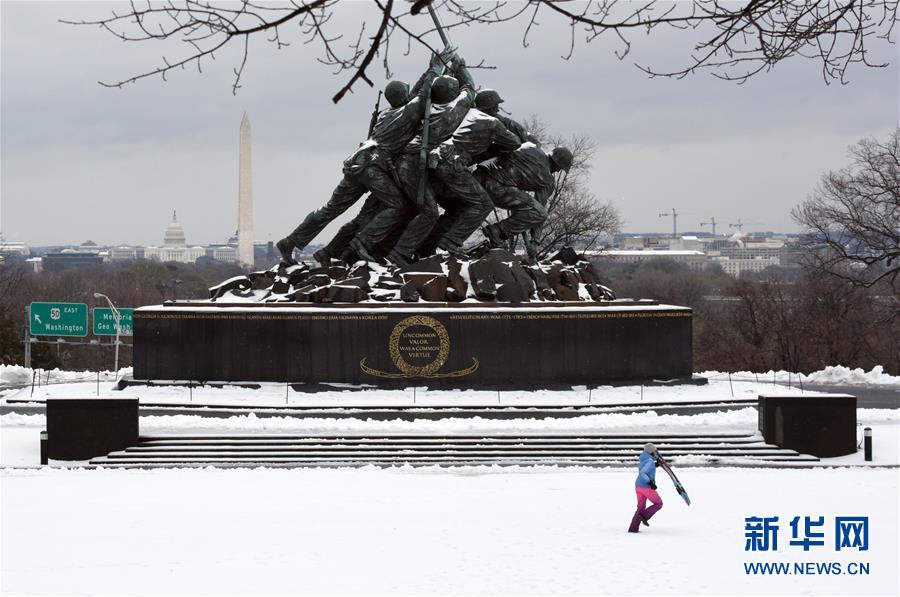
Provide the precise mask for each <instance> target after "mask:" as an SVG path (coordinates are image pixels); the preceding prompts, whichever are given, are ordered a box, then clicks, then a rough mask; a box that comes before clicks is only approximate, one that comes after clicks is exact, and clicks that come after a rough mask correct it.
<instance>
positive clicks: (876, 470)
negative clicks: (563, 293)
mask: <svg viewBox="0 0 900 597" xmlns="http://www.w3.org/2000/svg"><path fill="white" fill-rule="evenodd" d="M4 371H6V373H9V370H8V369H7V370H3V369H0V373H2V372H4ZM708 374H709V375H710V376H711V378H712V379H711V382H710V384H709V385H708V386H700V387H696V386H675V387H645V388H643V391H644V396H643V400H644V401H645V402H647V403H648V404H652V403H653V402H654V401H659V402H663V401H665V402H679V401H688V400H690V401H693V400H705V401H708V402H714V401H716V400H721V399H723V398H725V399H730V398H731V389H732V388H734V392H735V398H747V399H751V400H753V399H755V398H756V396H757V395H758V394H760V393H765V392H766V391H767V390H770V389H771V388H772V384H771V381H770V380H763V379H762V378H763V375H762V374H760V376H759V377H760V380H759V381H757V379H756V378H757V376H756V374H752V373H751V374H747V375H746V376H737V375H734V374H733V375H732V379H731V382H730V383H729V381H728V379H727V374H726V376H725V377H724V378H722V377H721V374H716V373H714V372H712V373H708ZM28 375H29V376H30V373H28ZM71 375H72V377H70V378H69V379H62V378H61V379H60V380H59V382H60V383H51V384H50V385H42V386H41V388H35V397H38V396H39V392H41V393H42V394H40V396H41V397H42V398H46V397H47V396H73V395H85V396H90V395H96V390H97V388H96V379H94V380H93V381H90V380H88V379H86V378H85V375H87V374H71ZM79 375H80V376H81V377H78V376H79ZM770 375H772V374H771V373H770ZM829 375H830V376H831V377H832V378H834V377H835V376H837V375H838V374H837V373H834V372H831V373H829ZM861 375H862V376H861ZM774 376H775V377H777V378H778V382H779V383H782V382H786V381H787V379H786V375H785V377H784V379H782V378H781V377H779V375H778V374H774ZM854 376H855V378H856V379H857V381H859V384H860V385H888V386H890V385H894V384H895V383H896V382H898V381H900V380H897V378H891V379H890V380H888V379H887V378H889V377H890V376H883V374H881V372H869V373H867V372H862V373H861V374H860V373H859V372H857V373H855V374H854V373H853V372H850V371H849V370H848V373H847V375H846V377H848V378H852V377H854ZM8 377H9V376H8V375H7V380H6V382H7V383H14V382H9V380H8ZM95 377H96V374H95ZM882 377H884V378H885V379H881V378H882ZM110 379H111V376H110ZM879 380H880V381H890V383H885V384H880V383H879ZM804 383H807V382H806V381H804ZM829 383H831V380H830V381H829ZM111 385H112V382H111V381H103V380H101V393H102V395H118V396H121V395H123V394H124V395H135V396H140V397H141V399H142V401H145V402H172V403H173V404H174V403H182V402H191V401H193V402H194V403H200V404H202V403H204V402H206V403H209V404H223V403H228V402H233V403H235V404H236V405H237V404H240V405H251V404H268V403H273V404H274V403H276V402H280V403H281V404H284V400H285V394H284V390H285V388H284V386H274V385H273V386H263V388H261V389H260V390H256V391H253V390H247V389H241V388H225V389H221V390H217V389H213V388H204V389H197V388H195V389H193V395H190V392H191V390H189V389H188V388H175V389H173V388H133V389H128V390H125V392H122V393H118V392H116V393H115V394H112V393H110V392H109V391H108V390H109V389H110V388H111ZM30 391H31V388H30V387H29V388H27V389H25V390H22V389H6V390H0V399H7V398H11V397H14V396H16V397H22V394H23V392H28V393H29V394H30ZM778 391H779V393H782V392H785V391H788V390H786V389H785V388H784V387H782V386H778ZM789 391H790V392H795V393H797V394H799V393H800V392H801V390H800V389H799V388H792V389H791V390H789ZM848 391H850V388H849V387H848ZM131 392H133V394H130V393H131ZM639 392H640V388H639V387H633V386H632V387H617V388H602V389H600V390H596V389H595V390H593V392H592V393H591V394H589V393H588V392H587V390H584V389H579V388H575V389H573V390H572V391H570V392H547V393H540V392H538V393H528V392H522V393H512V392H504V393H502V394H501V396H500V400H502V401H503V403H504V404H506V403H507V401H508V402H509V403H516V401H518V403H519V404H586V403H587V400H588V399H589V398H590V400H591V402H592V403H594V402H597V403H602V402H607V403H614V402H638V401H640V400H641V396H640V393H639ZM429 399H434V400H435V403H438V402H443V403H446V401H447V400H448V399H452V400H453V402H454V403H462V404H466V403H468V404H496V403H497V400H498V397H497V394H496V393H494V392H481V393H477V392H462V393H460V392H454V393H440V392H435V393H431V392H423V391H421V390H419V391H417V396H416V401H417V402H416V404H417V405H422V404H423V402H422V401H426V402H425V403H427V400H429ZM288 401H289V402H290V403H292V404H299V403H301V401H302V403H304V404H305V403H308V402H307V401H314V402H315V403H317V404H335V405H344V406H346V405H348V404H363V405H376V404H385V405H393V404H412V395H411V392H394V393H391V392H383V391H374V390H373V391H368V392H365V391H364V392H337V391H336V392H323V393H317V394H300V393H293V392H290V393H289V394H288ZM857 418H858V423H859V426H860V429H859V433H860V434H861V432H862V427H864V426H870V427H872V428H873V435H874V438H875V442H874V445H875V459H874V462H873V463H872V464H874V465H876V466H875V467H867V466H866V463H864V462H863V455H862V452H859V453H857V454H854V455H851V456H846V457H842V458H834V459H827V460H823V461H822V463H821V464H818V465H816V466H815V467H811V468H802V469H774V468H770V469H765V468H758V469H757V468H754V469H735V468H710V467H697V466H692V465H693V464H696V463H697V461H696V460H690V459H688V460H684V461H682V462H678V461H677V460H674V462H675V464H676V468H677V471H678V473H679V476H680V478H681V480H682V482H683V483H684V484H685V486H686V488H687V490H688V492H689V493H690V495H691V499H692V505H691V506H687V505H686V504H684V502H682V501H681V500H680V498H679V497H678V496H677V494H676V493H675V492H674V490H673V488H672V485H671V483H670V482H669V480H668V479H666V478H660V479H658V480H659V481H660V483H659V485H660V493H661V495H662V497H663V499H664V500H665V507H664V508H663V509H662V511H661V512H660V513H659V514H658V515H657V516H656V517H654V518H653V520H652V521H651V526H650V528H644V529H642V531H641V533H639V534H638V535H633V534H628V533H626V532H625V530H626V528H627V526H628V522H629V520H630V518H631V515H632V513H633V511H634V490H633V483H634V476H635V473H634V472H633V471H631V470H627V469H621V468H555V467H533V468H501V467H464V468H445V469H440V468H435V467H428V468H416V469H413V468H408V467H403V468H393V469H383V470H382V469H375V468H364V469H328V470H326V469H252V470H250V469H212V468H208V469H171V470H108V469H106V470H104V469H97V470H89V469H78V468H65V467H64V466H63V463H56V466H52V467H43V468H40V467H37V463H38V461H39V458H38V456H39V454H38V450H39V441H38V434H39V432H40V430H41V429H44V428H45V425H46V419H45V417H44V415H42V414H26V415H22V414H5V415H2V417H0V464H2V471H0V489H2V491H0V523H2V524H0V529H2V533H0V536H2V540H0V592H2V593H3V594H4V595H6V594H14V595H18V594H54V595H72V594H100V595H118V594H138V595H162V594H180V595H200V594H204V595H218V594H232V595H233V594H255V595H260V594H328V595H349V594H354V595H355V594H398V595H438V594H502V595H512V594H527V595H531V594H577V595H590V594H621V595H651V594H652V595H793V594H806V595H897V594H898V593H900V572H898V571H900V566H897V562H898V560H900V552H898V535H900V524H898V507H900V490H898V485H900V469H898V468H897V466H898V465H900V410H898V409H859V410H858V411H857ZM757 422H758V420H757V413H756V410H755V409H753V408H741V409H736V410H730V411H722V412H712V413H702V414H694V415H685V414H679V415H675V414H665V413H662V412H660V413H657V412H654V411H652V410H651V411H649V412H640V413H634V414H625V413H608V414H591V415H586V416H579V417H573V418H558V419H537V418H533V419H513V420H494V419H481V418H477V417H475V418H457V419H453V418H451V419H442V420H433V421H432V420H416V421H402V420H395V421H374V420H361V419H328V418H319V419H304V418H297V417H287V416H285V417H281V416H276V417H257V416H255V415H254V414H253V413H249V414H242V415H239V416H233V417H229V418H221V419H217V418H203V417H199V416H192V415H174V416H143V417H141V420H140V426H141V433H142V434H170V433H176V434H177V433H191V434H197V433H211V434H215V433H219V434H221V433H229V434H240V433H248V434H258V433H269V434H272V433H292V434H304V433H308V434H316V433H322V434H326V433H342V432H346V433H361V432H366V433H403V432H435V433H492V432H527V433H534V432H541V431H552V432H563V433H565V432H571V433H579V432H585V433H589V432H592V433H601V432H614V433H632V432H633V433H655V432H672V433H697V434H704V433H726V432H739V433H746V434H752V433H755V432H756V428H757ZM692 458H695V457H692ZM751 516H760V517H772V516H778V517H779V523H778V524H779V531H778V549H777V550H776V551H768V552H752V551H745V546H746V529H745V525H746V520H745V519H746V518H747V517H751ZM796 516H799V517H801V521H802V519H803V517H805V516H811V517H814V518H815V517H819V516H822V517H824V519H823V520H824V521H825V527H824V533H825V537H824V541H825V545H824V546H813V547H811V548H810V550H809V551H806V552H805V551H803V549H802V547H799V546H792V545H790V540H791V539H792V536H791V526H790V522H791V520H792V519H793V518H794V517H796ZM836 516H867V517H869V547H868V550H866V551H859V550H858V549H849V550H848V549H843V550H841V551H837V550H836V549H835V545H834V540H835V539H834V536H835V521H834V519H835V517H836ZM801 529H802V524H801ZM779 563H788V564H790V566H789V567H788V570H789V571H790V573H788V574H775V573H772V574H748V573H747V572H746V568H745V566H746V565H748V564H779ZM835 563H839V564H841V571H842V573H841V574H837V575H834V574H822V573H817V574H809V573H806V574H798V573H797V569H795V568H793V566H794V565H795V564H797V565H800V566H801V567H802V566H803V565H804V564H810V565H811V566H812V569H816V566H819V567H821V566H824V565H829V566H830V565H833V564H835ZM850 564H853V565H856V564H864V565H865V566H867V567H868V574H861V575H857V574H849V573H848V572H849V571H850V570H851V567H850ZM802 570H804V571H807V568H805V567H802ZM819 570H821V568H819ZM830 570H831V571H834V570H835V568H833V567H831V568H830Z"/></svg>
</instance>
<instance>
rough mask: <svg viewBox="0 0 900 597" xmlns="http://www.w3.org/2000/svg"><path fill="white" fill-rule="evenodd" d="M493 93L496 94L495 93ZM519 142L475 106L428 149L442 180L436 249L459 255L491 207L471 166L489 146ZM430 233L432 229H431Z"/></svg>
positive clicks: (497, 148) (506, 147)
mask: <svg viewBox="0 0 900 597" xmlns="http://www.w3.org/2000/svg"><path fill="white" fill-rule="evenodd" d="M483 93H484V91H480V92H478V95H476V96H475V102H476V105H477V103H478V97H479V96H481V95H482V94H483ZM493 94H494V95H496V92H493ZM497 97H498V98H499V95H498V96H497ZM501 101H502V100H501ZM519 145H521V140H520V139H519V137H518V136H516V135H515V134H514V133H513V132H511V131H510V130H509V129H507V128H506V126H505V125H504V124H503V123H502V122H500V121H499V120H498V119H497V118H494V117H493V116H491V115H489V114H487V113H486V112H483V111H481V110H479V109H478V108H477V107H476V108H472V109H470V110H469V112H468V114H466V117H465V119H463V121H462V122H461V123H460V125H459V127H457V129H456V130H455V131H454V132H453V136H451V137H450V138H449V139H447V140H446V141H444V142H443V143H441V144H440V145H439V146H438V147H437V148H435V149H434V150H433V151H432V152H431V153H432V160H430V161H432V162H434V163H435V167H434V174H435V178H437V179H438V180H439V181H440V183H441V193H440V195H439V196H438V202H439V203H441V205H442V206H443V207H444V213H443V215H442V216H441V217H440V218H439V219H438V223H437V225H436V226H435V229H436V230H437V235H438V239H437V247H438V248H440V249H444V250H445V251H447V252H448V253H450V254H451V255H456V256H462V245H463V243H464V242H465V241H466V239H467V238H469V236H470V235H471V234H472V233H473V232H475V230H477V229H478V227H479V226H480V225H481V223H482V222H483V221H484V219H485V218H486V217H487V215H488V214H489V213H490V212H491V210H492V209H493V208H494V204H493V202H492V201H491V198H490V196H488V194H487V192H486V191H485V190H484V188H483V187H482V186H481V183H480V182H479V181H478V180H477V179H476V178H475V176H474V175H473V174H472V172H471V170H470V169H469V168H470V166H472V165H473V164H475V163H477V162H478V161H480V160H481V158H482V156H483V155H484V154H485V153H486V152H487V151H488V149H492V150H494V152H498V153H499V152H509V151H513V150H514V149H517V148H518V147H519ZM432 234H435V232H434V231H432Z"/></svg>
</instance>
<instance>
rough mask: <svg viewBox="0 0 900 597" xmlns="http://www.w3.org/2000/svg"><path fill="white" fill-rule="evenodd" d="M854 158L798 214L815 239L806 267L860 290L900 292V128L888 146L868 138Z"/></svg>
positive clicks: (811, 239) (823, 182)
mask: <svg viewBox="0 0 900 597" xmlns="http://www.w3.org/2000/svg"><path fill="white" fill-rule="evenodd" d="M850 157H851V163H850V165H849V166H847V167H846V168H844V169H842V170H840V171H838V172H828V173H826V174H825V175H823V176H822V180H821V182H820V183H819V186H818V187H817V188H816V190H815V191H814V192H813V193H812V195H811V196H810V197H809V198H808V199H807V200H806V201H804V202H803V203H802V204H800V205H799V206H797V207H796V208H795V209H794V211H793V212H792V216H793V218H794V220H795V221H796V222H797V223H798V224H800V225H801V226H802V227H803V228H804V229H805V230H806V232H807V233H808V234H809V239H808V240H807V243H806V245H807V249H808V255H807V259H806V265H807V266H808V267H810V268H813V269H815V270H818V271H822V272H825V273H827V274H830V275H832V276H836V277H838V278H841V279H843V280H846V281H848V282H850V283H852V284H854V285H856V286H865V287H868V286H874V285H876V284H879V283H881V282H885V283H887V284H889V285H890V286H891V287H892V288H893V289H894V292H895V293H897V292H900V284H898V277H900V129H895V130H894V132H893V133H892V134H891V136H890V138H889V139H888V140H887V141H884V142H881V141H877V140H875V139H863V140H862V141H860V142H859V143H857V144H856V145H854V146H853V147H851V148H850Z"/></svg>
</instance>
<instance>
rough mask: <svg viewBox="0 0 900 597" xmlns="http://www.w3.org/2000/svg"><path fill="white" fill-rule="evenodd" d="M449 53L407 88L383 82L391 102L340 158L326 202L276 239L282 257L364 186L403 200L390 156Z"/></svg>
mask: <svg viewBox="0 0 900 597" xmlns="http://www.w3.org/2000/svg"><path fill="white" fill-rule="evenodd" d="M451 54H452V50H448V51H446V52H445V53H442V54H441V55H437V54H435V55H434V56H433V57H432V59H431V65H430V66H429V68H428V70H427V71H425V73H424V74H423V75H422V76H421V78H419V81H418V82H417V83H416V84H415V86H414V87H413V90H412V92H410V90H409V87H408V86H407V84H406V83H403V82H402V81H391V82H390V83H388V84H387V86H386V87H385V90H384V96H385V98H386V99H387V101H388V103H389V104H390V105H391V108H390V109H388V110H385V111H384V112H382V113H381V114H380V115H379V116H378V119H377V121H376V123H375V126H374V127H373V129H372V132H371V134H370V136H369V139H368V140H367V141H366V142H365V143H363V144H362V145H361V146H360V147H359V149H357V150H356V151H355V152H354V153H353V154H352V155H350V157H348V158H347V159H346V160H344V167H343V172H344V177H343V178H342V179H341V182H339V183H338V185H337V187H336V188H335V189H334V192H333V193H332V195H331V198H330V199H329V200H328V203H326V204H325V205H324V206H322V207H320V208H319V209H317V210H315V211H313V212H312V213H310V214H309V215H307V216H306V218H305V219H304V220H303V222H302V223H301V224H300V225H299V226H297V228H296V229H295V230H294V231H293V232H292V233H291V234H289V235H288V236H287V237H285V238H283V239H281V240H280V241H278V243H277V244H276V246H277V247H278V251H279V252H280V253H281V257H282V259H283V260H284V261H285V262H287V263H296V261H295V260H294V257H293V252H294V249H295V248H296V249H303V248H304V247H305V246H306V245H308V244H309V242H310V241H311V240H312V239H313V238H315V237H316V236H317V235H318V234H319V233H320V232H322V229H323V228H325V226H327V225H328V224H329V223H331V222H332V220H334V219H335V218H336V217H338V216H339V215H341V214H342V213H344V212H345V211H347V209H348V208H349V207H350V206H351V205H353V204H354V203H356V202H357V201H358V200H359V198H360V197H362V196H363V195H364V194H365V193H366V191H369V192H371V193H372V195H374V196H375V197H376V199H377V200H378V201H379V202H380V203H382V204H384V205H391V206H396V207H397V208H405V205H406V201H405V200H404V199H403V195H402V193H401V191H400V189H399V188H398V185H397V179H396V175H395V174H392V170H393V167H394V166H393V163H392V161H391V159H392V158H393V156H394V154H396V153H397V152H399V151H400V150H401V149H403V148H404V147H405V146H406V144H407V143H408V142H409V140H410V139H412V137H413V135H414V134H415V132H416V129H417V127H418V126H419V123H420V121H421V120H422V114H423V113H424V110H425V93H426V92H427V90H428V89H429V88H430V86H431V85H430V84H431V82H432V81H433V80H434V78H435V77H437V75H438V73H439V72H440V70H441V69H442V68H443V65H444V60H446V59H447V58H449V57H450V55H451ZM410 95H412V97H410Z"/></svg>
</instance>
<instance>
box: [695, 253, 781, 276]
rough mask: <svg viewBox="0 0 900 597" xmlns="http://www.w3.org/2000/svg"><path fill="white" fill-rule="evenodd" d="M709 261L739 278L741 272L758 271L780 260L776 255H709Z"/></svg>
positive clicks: (777, 264)
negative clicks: (743, 256)
mask: <svg viewBox="0 0 900 597" xmlns="http://www.w3.org/2000/svg"><path fill="white" fill-rule="evenodd" d="M710 263H714V264H716V265H718V266H719V267H721V268H722V271H723V272H725V273H726V274H728V275H729V276H734V277H735V278H739V277H740V276H741V275H742V274H745V273H748V272H753V273H758V272H761V271H763V270H764V269H766V268H767V267H773V266H779V265H781V260H780V259H779V258H778V257H751V258H731V257H711V258H710Z"/></svg>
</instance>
